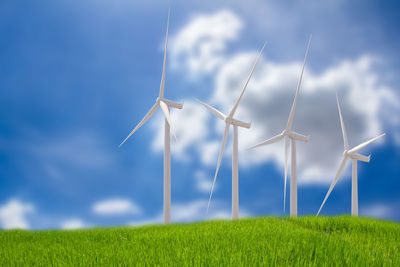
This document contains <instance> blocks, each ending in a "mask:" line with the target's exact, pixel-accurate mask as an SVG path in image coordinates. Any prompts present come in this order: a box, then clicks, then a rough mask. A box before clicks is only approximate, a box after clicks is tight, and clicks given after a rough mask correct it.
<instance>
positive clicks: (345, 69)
mask: <svg viewBox="0 0 400 267" xmlns="http://www.w3.org/2000/svg"><path fill="white" fill-rule="evenodd" d="M224 12H225V11H224ZM228 13H230V15H229V17H235V19H234V20H235V21H238V22H239V23H237V24H238V25H242V23H241V22H240V21H241V20H240V18H239V17H237V16H236V15H234V14H233V13H231V12H228ZM216 14H219V13H216ZM214 16H217V15H210V16H206V15H204V16H202V19H201V21H202V25H203V24H204V25H208V24H210V23H216V22H218V23H221V22H219V21H218V20H214V18H215V17H214ZM205 20H209V21H208V22H205ZM195 22H196V19H193V20H192V21H191V22H189V23H188V26H185V27H184V29H187V28H188V27H189V26H190V25H193V24H196V23H197V22H196V23H195ZM222 24H224V23H222ZM196 25H197V24H196ZM189 28H190V29H191V34H192V35H194V36H197V35H201V33H202V31H203V30H202V29H201V28H197V27H189ZM196 31H198V33H196ZM182 32H186V30H182ZM223 40H225V44H224V45H223V47H226V43H227V39H223ZM220 41H221V40H220ZM196 42H199V43H201V39H197V38H193V41H191V42H188V43H187V44H185V45H186V46H187V48H186V49H188V50H190V47H196V46H197V45H198V43H196ZM260 45H261V44H260ZM298 45H299V46H302V47H304V49H305V47H306V37H305V40H304V44H298ZM266 50H268V46H267V47H266ZM223 51H224V53H222V52H221V54H223V55H222V56H221V58H224V60H223V61H222V60H221V61H220V62H219V64H218V68H215V73H216V74H215V76H214V77H212V78H213V80H214V89H213V92H212V94H211V97H210V98H209V99H208V100H207V99H205V101H206V102H208V103H209V104H213V105H214V106H216V107H217V108H218V109H219V110H220V111H222V112H224V113H228V112H229V111H230V109H231V108H232V106H233V105H234V103H235V101H236V99H237V97H238V96H239V94H240V91H241V90H242V87H243V85H244V82H245V80H246V78H247V76H248V74H249V71H250V69H251V66H252V64H253V62H254V60H255V58H256V55H257V51H253V52H240V51H239V52H236V53H233V54H228V53H227V52H226V49H225V50H223ZM312 53H313V50H312V44H311V49H310V55H312ZM185 56H186V60H187V61H191V62H192V61H196V62H197V63H191V64H193V65H196V64H200V65H201V64H202V62H203V61H207V60H208V57H207V56H204V55H203V54H201V53H200V54H198V56H197V57H191V56H190V54H189V55H185ZM301 57H302V55H299V58H301ZM183 62H185V60H184V61H183ZM380 63H381V62H380V61H379V59H378V58H376V57H373V56H371V55H368V54H364V55H361V56H360V57H358V58H355V59H342V60H339V61H337V63H336V64H334V65H331V66H327V67H325V68H323V69H321V71H319V72H314V71H312V70H311V69H312V68H309V66H312V65H313V62H312V56H311V57H310V59H309V62H308V63H307V66H306V69H305V73H304V79H303V83H302V87H301V90H300V96H299V99H298V103H297V107H296V113H295V118H294V124H293V130H294V131H297V132H299V133H302V134H304V135H311V139H310V142H309V143H302V142H298V146H297V147H298V148H297V154H298V157H297V159H298V161H297V165H298V176H299V183H303V184H304V183H306V184H307V183H317V184H328V183H330V181H331V180H332V179H333V176H334V175H335V172H336V169H337V167H338V164H339V160H340V158H341V155H342V153H343V140H342V136H341V129H340V123H339V116H338V111H337V106H336V98H335V92H336V91H337V92H338V93H339V96H340V102H341V108H342V113H343V116H344V122H345V125H346V128H347V134H348V138H349V143H350V146H356V145H358V144H360V143H361V142H363V141H365V140H367V139H369V138H372V137H375V136H377V135H378V134H380V133H382V132H383V131H384V130H385V127H388V126H389V127H391V128H395V129H398V128H399V126H400V122H399V121H398V120H394V119H391V117H392V116H387V114H398V113H399V111H400V108H399V107H400V98H399V96H398V95H397V94H396V93H395V91H394V90H393V89H391V88H389V87H388V86H386V84H385V82H384V80H383V78H382V75H381V74H380V72H379V64H380ZM182 64H183V65H182V67H184V66H185V65H184V64H185V63H182ZM301 64H302V62H300V61H293V62H283V63H276V62H272V61H270V60H266V56H264V57H263V58H262V59H261V60H260V62H259V64H258V66H257V69H256V71H255V73H254V75H253V77H252V79H251V81H250V83H249V85H248V89H247V91H246V93H245V95H244V97H243V99H242V102H241V104H240V105H239V108H238V110H237V113H236V115H235V117H236V118H237V119H240V120H244V121H252V127H251V129H250V130H247V129H240V130H239V150H240V152H239V157H240V160H239V164H240V165H241V166H242V167H249V166H252V165H259V164H263V163H265V162H268V161H273V162H275V163H277V164H278V166H281V167H282V169H283V161H284V159H283V156H284V151H283V143H278V144H274V145H270V146H267V147H261V148H258V149H255V150H252V151H246V149H247V148H248V147H250V146H252V145H254V144H256V143H258V142H260V141H263V140H266V139H267V138H270V137H272V136H274V135H276V134H278V133H280V132H281V131H282V130H283V129H284V127H285V125H286V122H287V119H288V115H289V112H290V108H291V105H292V102H293V99H294V95H295V90H296V86H297V82H298V79H299V76H300V70H301ZM189 70H190V71H191V72H192V74H193V75H198V74H199V71H198V70H197V69H196V68H189ZM199 106H200V105H199ZM190 108H191V109H193V110H197V109H198V107H195V106H191V107H190ZM201 108H203V107H201ZM203 109H204V108H203ZM198 112H200V110H199V111H198ZM204 112H206V113H208V111H206V110H205V109H204ZM193 115H195V116H197V114H193ZM180 116H182V118H181V119H180V120H176V122H175V125H174V126H175V128H176V129H177V133H178V135H180V136H181V138H182V139H185V136H186V135H188V136H191V135H193V133H192V131H191V129H192V126H193V125H194V124H190V123H189V124H186V123H185V124H184V123H181V121H182V119H183V118H184V117H185V116H187V114H185V110H183V112H181V114H180ZM195 116H193V118H190V121H191V122H192V123H194V122H195V123H196V127H197V128H196V129H197V130H198V131H207V133H206V134H205V133H202V134H199V133H197V132H196V136H197V138H192V139H190V138H188V139H187V140H188V141H187V142H185V143H183V144H181V145H180V146H179V153H180V154H183V153H185V151H188V150H190V149H193V148H194V151H196V152H197V154H194V156H195V157H198V158H200V159H201V162H202V163H203V164H204V165H205V166H210V165H213V164H216V163H215V162H216V156H217V153H218V150H219V149H220V135H222V131H223V126H224V124H223V123H222V122H221V121H219V120H216V119H215V118H214V117H213V116H212V120H214V121H215V124H213V125H215V126H214V127H209V125H208V124H209V123H208V120H205V119H204V120H202V119H200V120H197V117H195ZM201 125H202V126H201ZM396 131H398V130H396ZM156 140H158V142H159V144H161V143H160V140H162V139H161V137H160V136H157V138H156ZM383 142H385V139H383V140H380V141H378V142H376V143H374V144H372V145H370V146H369V147H368V148H367V149H365V150H364V151H362V153H368V152H369V151H371V149H372V148H373V147H374V146H376V145H379V144H382V143H383ZM228 146H230V144H229V143H228V144H227V147H228ZM159 147H161V146H159ZM230 154H231V150H230V149H226V152H225V155H226V156H229V155H230ZM372 160H373V155H372ZM227 162H229V164H230V161H228V160H223V163H222V164H225V163H226V164H228V163H227Z"/></svg>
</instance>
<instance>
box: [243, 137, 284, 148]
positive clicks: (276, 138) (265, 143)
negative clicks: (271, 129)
mask: <svg viewBox="0 0 400 267" xmlns="http://www.w3.org/2000/svg"><path fill="white" fill-rule="evenodd" d="M283 136H284V135H283V134H278V135H275V136H274V137H271V138H270V139H268V140H265V141H263V142H261V143H259V144H257V145H255V146H252V147H250V148H248V150H250V149H253V148H256V147H260V146H266V145H269V144H272V143H275V142H278V141H279V140H281V139H282V138H283Z"/></svg>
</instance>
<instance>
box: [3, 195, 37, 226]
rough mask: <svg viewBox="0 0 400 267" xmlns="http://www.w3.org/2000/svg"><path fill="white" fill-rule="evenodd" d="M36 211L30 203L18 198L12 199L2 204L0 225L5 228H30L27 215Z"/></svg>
mask: <svg viewBox="0 0 400 267" xmlns="http://www.w3.org/2000/svg"><path fill="white" fill-rule="evenodd" d="M34 211H35V207H34V206H33V205H32V204H30V203H24V202H22V201H20V200H18V199H10V200H8V202H7V203H6V204H4V205H3V206H0V225H1V228H3V229H14V228H19V229H29V222H28V219H27V215H28V214H31V213H33V212H34Z"/></svg>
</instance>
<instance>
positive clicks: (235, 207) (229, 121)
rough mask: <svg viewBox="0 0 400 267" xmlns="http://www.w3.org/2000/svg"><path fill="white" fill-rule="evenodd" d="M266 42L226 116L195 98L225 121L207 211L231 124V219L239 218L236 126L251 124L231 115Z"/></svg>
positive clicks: (245, 126) (233, 113)
mask: <svg viewBox="0 0 400 267" xmlns="http://www.w3.org/2000/svg"><path fill="white" fill-rule="evenodd" d="M266 44H267V43H264V45H263V47H262V48H261V51H260V53H259V54H258V57H257V59H256V61H255V63H254V65H253V68H252V69H251V72H250V75H249V77H248V78H247V81H246V83H245V85H244V87H243V90H242V93H241V94H240V96H239V99H238V100H237V101H236V103H235V105H234V106H233V108H232V110H231V112H230V113H229V115H228V116H226V115H225V114H224V113H222V112H220V111H219V110H217V109H216V108H213V107H211V106H209V105H208V104H206V103H204V102H202V101H200V100H198V99H196V101H197V102H199V103H200V104H202V105H203V106H204V107H206V108H207V109H208V110H209V111H211V112H212V113H213V114H214V115H215V116H216V117H217V118H219V119H221V120H223V121H225V131H224V136H223V138H222V145H221V151H220V153H219V157H218V164H217V169H216V170H215V175H214V181H213V184H212V187H211V194H210V198H209V199H208V206H207V212H208V209H209V208H210V203H211V198H212V195H213V191H214V186H215V181H216V180H217V175H218V171H219V167H220V165H221V160H222V155H223V154H224V150H225V146H226V141H227V140H228V134H229V128H230V126H231V125H232V126H233V144H232V219H237V218H239V170H238V163H239V162H238V127H244V128H247V129H249V128H250V126H251V123H247V122H243V121H240V120H237V119H234V118H233V116H234V115H235V112H236V109H237V108H238V106H239V103H240V100H241V99H242V97H243V94H244V91H245V90H246V88H247V85H248V84H249V81H250V78H251V76H252V75H253V72H254V69H255V68H256V66H257V63H258V61H259V59H260V57H261V54H262V52H263V51H264V48H265V45H266Z"/></svg>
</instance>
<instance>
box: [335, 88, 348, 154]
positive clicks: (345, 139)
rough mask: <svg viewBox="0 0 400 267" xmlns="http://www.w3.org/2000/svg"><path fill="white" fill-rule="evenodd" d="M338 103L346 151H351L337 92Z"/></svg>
mask: <svg viewBox="0 0 400 267" xmlns="http://www.w3.org/2000/svg"><path fill="white" fill-rule="evenodd" d="M336 102H337V107H338V110H339V117H340V125H341V127H342V135H343V143H344V149H345V150H348V149H349V141H348V140H347V133H346V128H345V127H344V122H343V116H342V111H341V110H340V104H339V97H338V93H337V92H336Z"/></svg>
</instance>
